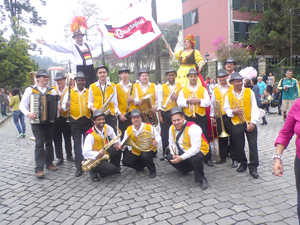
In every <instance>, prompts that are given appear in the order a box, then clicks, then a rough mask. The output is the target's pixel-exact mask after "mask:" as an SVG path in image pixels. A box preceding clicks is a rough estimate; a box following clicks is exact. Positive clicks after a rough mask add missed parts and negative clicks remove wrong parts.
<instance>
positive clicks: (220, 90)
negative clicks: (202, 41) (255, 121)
mask: <svg viewBox="0 0 300 225" xmlns="http://www.w3.org/2000/svg"><path fill="white" fill-rule="evenodd" d="M227 77H228V74H227V72H226V70H225V69H220V70H219V71H218V76H217V78H218V81H219V82H218V86H217V87H215V88H214V90H213V93H212V96H211V107H210V117H211V120H212V121H213V123H214V124H215V123H217V132H218V135H220V134H221V133H222V124H221V119H220V115H221V116H222V119H223V123H224V128H225V132H226V133H227V134H229V135H230V134H231V129H232V122H231V119H230V118H229V117H228V116H227V115H226V112H225V111H224V102H225V96H226V95H227V93H228V92H230V91H231V90H232V89H233V86H232V85H230V84H229V83H228V82H227ZM217 102H218V103H219V107H217V108H219V110H218V112H215V111H214V110H215V106H216V103H217ZM216 113H217V114H218V117H217V121H216V120H215V115H216ZM230 140H231V141H230V143H231V142H232V138H230ZM230 143H229V142H228V137H219V138H218V146H219V150H220V152H219V154H220V160H219V161H217V162H216V164H222V163H224V162H226V156H227V155H228V154H229V153H230V158H231V160H232V164H231V167H232V168H236V167H238V163H237V161H236V160H237V156H236V152H235V149H233V148H231V146H230Z"/></svg>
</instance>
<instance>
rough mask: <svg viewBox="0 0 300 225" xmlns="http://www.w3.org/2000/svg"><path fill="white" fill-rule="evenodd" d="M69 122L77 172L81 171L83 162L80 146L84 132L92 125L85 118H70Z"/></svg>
mask: <svg viewBox="0 0 300 225" xmlns="http://www.w3.org/2000/svg"><path fill="white" fill-rule="evenodd" d="M70 122H71V133H72V137H73V146H74V154H75V167H76V169H77V170H81V162H82V161H83V155H82V147H81V146H82V144H83V142H84V139H85V136H86V132H87V131H88V130H89V129H90V128H91V127H92V126H93V123H92V121H91V120H89V119H88V118H86V117H81V118H79V119H78V120H74V119H72V118H71V119H70Z"/></svg>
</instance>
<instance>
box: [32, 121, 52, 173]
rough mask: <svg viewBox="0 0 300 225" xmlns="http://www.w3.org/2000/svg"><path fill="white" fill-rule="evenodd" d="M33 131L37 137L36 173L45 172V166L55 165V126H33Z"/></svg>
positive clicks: (47, 124) (35, 153) (35, 152)
mask: <svg viewBox="0 0 300 225" xmlns="http://www.w3.org/2000/svg"><path fill="white" fill-rule="evenodd" d="M31 130H32V133H33V135H34V137H35V150H34V158H35V169H34V170H35V172H37V171H40V170H41V171H43V170H44V167H45V164H46V166H49V165H51V164H53V160H54V153H53V145H52V141H53V135H54V124H53V123H46V124H31Z"/></svg>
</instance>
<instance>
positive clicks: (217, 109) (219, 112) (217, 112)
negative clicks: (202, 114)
mask: <svg viewBox="0 0 300 225" xmlns="http://www.w3.org/2000/svg"><path fill="white" fill-rule="evenodd" d="M214 103H215V104H214V112H215V117H220V119H221V127H222V132H221V134H220V135H218V137H220V138H225V137H229V136H230V135H229V134H228V133H227V132H226V130H225V126H224V121H223V115H222V109H221V105H220V102H219V101H218V100H216V101H215V102H214ZM217 134H218V132H217Z"/></svg>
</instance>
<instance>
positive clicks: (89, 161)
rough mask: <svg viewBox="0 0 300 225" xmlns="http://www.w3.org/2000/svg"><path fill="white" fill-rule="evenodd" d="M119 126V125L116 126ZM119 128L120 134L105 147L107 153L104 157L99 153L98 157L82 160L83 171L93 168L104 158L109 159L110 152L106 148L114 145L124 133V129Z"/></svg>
mask: <svg viewBox="0 0 300 225" xmlns="http://www.w3.org/2000/svg"><path fill="white" fill-rule="evenodd" d="M116 128H117V127H116ZM117 130H118V131H119V134H118V135H117V136H116V137H115V138H114V139H112V140H111V141H110V142H108V143H107V144H106V145H105V146H104V147H103V149H104V151H105V154H104V156H103V157H101V158H99V155H98V156H97V157H96V159H87V160H85V161H82V162H81V169H82V171H84V172H86V171H89V170H91V169H92V168H93V167H96V166H98V165H99V164H100V162H101V161H102V160H109V154H108V153H107V152H106V150H107V149H108V148H109V147H110V146H112V145H113V144H114V143H115V141H116V140H118V139H119V137H121V135H122V131H121V130H120V129H118V128H117ZM101 150H102V149H101Z"/></svg>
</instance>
